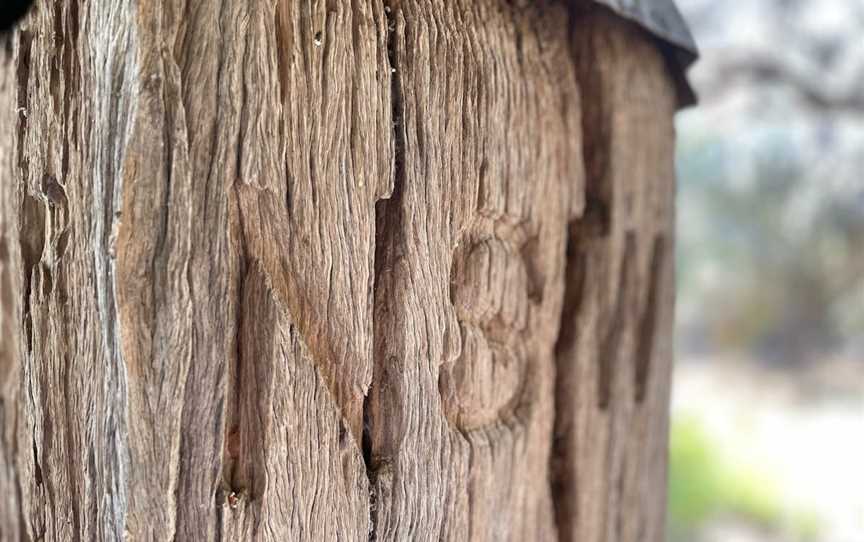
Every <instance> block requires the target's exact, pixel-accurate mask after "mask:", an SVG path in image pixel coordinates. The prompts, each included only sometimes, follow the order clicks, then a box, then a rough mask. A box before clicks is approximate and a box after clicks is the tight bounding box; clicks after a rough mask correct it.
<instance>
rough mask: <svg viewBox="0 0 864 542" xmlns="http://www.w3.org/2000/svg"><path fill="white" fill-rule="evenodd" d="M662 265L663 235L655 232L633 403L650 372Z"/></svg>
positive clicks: (639, 397)
mask: <svg viewBox="0 0 864 542" xmlns="http://www.w3.org/2000/svg"><path fill="white" fill-rule="evenodd" d="M665 265H666V236H665V235H662V234H659V235H656V236H655V237H654V243H653V246H652V247H651V261H650V263H649V268H648V282H647V284H645V286H644V290H647V299H646V301H645V309H644V311H643V312H642V317H641V319H640V322H639V330H638V332H639V337H638V341H639V342H638V343H637V347H636V353H635V356H634V359H635V362H636V370H635V371H634V376H635V378H636V381H635V383H634V399H635V400H636V403H642V402H643V401H644V400H645V393H646V390H647V389H648V378H649V377H650V374H651V366H652V360H653V359H654V340H655V337H656V335H657V323H658V321H659V318H660V315H659V314H658V310H659V303H660V301H659V298H660V295H661V289H662V288H663V268H664V266H665Z"/></svg>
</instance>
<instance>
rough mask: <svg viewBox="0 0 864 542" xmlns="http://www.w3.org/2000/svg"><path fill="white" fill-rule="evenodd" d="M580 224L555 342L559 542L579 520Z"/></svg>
mask: <svg viewBox="0 0 864 542" xmlns="http://www.w3.org/2000/svg"><path fill="white" fill-rule="evenodd" d="M583 223H584V221H583V220H582V219H581V218H580V219H576V220H573V221H572V222H571V223H570V224H569V226H568V231H569V235H568V236H567V253H566V259H565V262H564V300H563V303H562V307H561V320H560V324H559V328H558V329H559V331H558V338H557V340H556V341H555V408H554V410H553V419H552V428H553V429H552V431H553V433H552V446H551V450H550V455H549V488H550V495H551V497H552V503H553V506H554V519H555V530H556V532H557V536H558V540H559V541H561V542H566V541H569V540H571V539H572V537H571V535H570V533H572V532H573V525H574V524H575V523H576V521H577V520H578V517H577V514H578V507H577V502H576V499H575V496H576V491H575V488H576V486H577V484H578V483H579V481H578V472H577V470H576V465H575V464H574V463H573V461H572V457H571V455H572V451H571V446H572V443H571V442H570V438H571V434H572V432H573V431H575V428H574V427H573V420H572V419H571V418H570V416H569V415H568V414H567V413H568V412H569V410H570V409H571V401H572V394H573V388H574V385H573V379H574V378H575V373H576V368H575V367H574V366H573V363H572V355H573V354H572V353H573V352H574V349H575V347H576V343H577V341H578V340H579V329H580V326H579V316H580V314H581V312H582V310H583V309H582V304H583V302H584V299H585V294H586V292H585V288H586V277H587V269H586V266H587V255H586V252H585V250H586V249H585V247H583V246H582V243H581V241H582V235H583V233H584V232H583Z"/></svg>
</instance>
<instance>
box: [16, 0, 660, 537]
mask: <svg viewBox="0 0 864 542" xmlns="http://www.w3.org/2000/svg"><path fill="white" fill-rule="evenodd" d="M7 44H8V45H7ZM0 45H2V47H0V333H2V341H0V541H3V542H5V541H6V540H9V541H18V540H58V541H60V540H62V541H67V540H130V541H131V540H184V541H185V540H190V541H198V540H303V541H313V540H314V541H319V540H324V541H328V540H332V541H337V540H339V541H342V540H357V541H360V540H388V541H390V540H393V541H396V540H453V541H458V540H478V541H483V540H489V541H492V540H495V541H498V540H525V541H529V540H560V541H564V540H568V541H580V542H583V541H587V542H591V541H597V542H607V541H618V540H621V541H630V540H633V541H637V540H638V541H643V540H645V541H655V542H660V541H661V540H662V539H663V515H664V509H663V502H664V500H665V494H664V477H665V439H666V431H667V427H666V426H667V412H666V409H667V405H668V389H669V371H670V362H671V347H670V334H671V322H672V313H671V311H672V300H673V292H672V265H671V255H672V252H673V247H674V239H673V237H672V213H673V206H672V198H673V192H674V176H673V169H672V152H673V139H674V134H673V131H672V116H673V114H674V111H675V108H676V106H677V103H676V93H675V85H674V80H673V77H672V76H671V75H670V73H669V72H668V69H667V66H666V64H665V62H664V59H663V56H662V52H661V51H660V50H659V49H658V47H657V44H656V42H655V41H654V40H653V39H652V38H651V37H650V36H649V35H648V34H647V33H646V32H644V31H643V30H641V29H640V28H639V27H637V26H636V25H634V24H632V23H629V22H627V21H625V20H623V19H620V18H618V17H616V16H614V15H612V13H611V12H610V11H608V10H604V9H600V8H595V9H587V8H585V7H584V6H582V7H579V8H578V9H577V8H575V7H574V6H573V5H572V3H568V2H555V1H551V0H550V1H545V0H544V1H539V2H526V1H507V0H454V1H447V2H444V1H441V0H326V1H324V0H321V1H315V0H303V1H291V0H268V1H264V0H242V1H241V0H223V1H222V2H221V3H219V4H218V5H217V4H212V5H211V3H209V2H194V1H192V0H178V1H167V0H138V1H137V2H131V1H120V2H84V1H82V0H59V1H56V2H50V3H49V2H43V3H39V4H38V6H37V9H35V10H34V11H33V12H32V13H31V14H30V15H29V16H28V18H27V19H26V20H25V22H24V23H23V24H22V26H21V27H20V28H19V29H17V30H16V31H15V32H14V33H13V34H11V35H10V36H9V38H8V42H7V43H6V44H4V43H0Z"/></svg>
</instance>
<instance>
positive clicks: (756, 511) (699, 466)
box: [669, 418, 819, 542]
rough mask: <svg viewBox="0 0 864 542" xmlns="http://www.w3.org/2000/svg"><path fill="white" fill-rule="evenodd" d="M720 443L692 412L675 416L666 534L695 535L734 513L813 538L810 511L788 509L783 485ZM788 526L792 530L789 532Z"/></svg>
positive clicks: (804, 540) (674, 538)
mask: <svg viewBox="0 0 864 542" xmlns="http://www.w3.org/2000/svg"><path fill="white" fill-rule="evenodd" d="M720 449H721V448H720V447H719V446H718V445H717V443H716V442H714V440H713V439H712V437H711V435H709V434H707V433H706V431H705V430H704V429H703V427H702V425H701V424H700V423H699V421H698V420H696V419H694V418H675V419H673V424H672V435H671V440H670V450H669V452H670V458H669V460H670V465H669V533H670V537H669V538H670V540H672V541H678V540H688V541H689V540H697V539H698V533H699V530H700V528H701V527H702V526H704V525H705V524H706V523H708V522H709V521H711V520H712V519H715V518H718V517H726V518H734V519H736V520H738V521H742V522H746V523H749V524H751V525H754V526H758V527H760V528H762V529H765V530H767V531H775V532H780V531H783V532H788V533H789V534H791V535H792V536H793V537H794V539H795V540H800V541H802V542H808V541H812V540H814V539H816V538H817V537H818V534H819V524H818V521H817V520H816V519H815V518H814V516H813V515H812V514H806V513H805V514H799V513H796V514H791V517H792V519H791V520H790V519H789V517H790V513H789V510H787V509H786V507H785V506H784V502H783V499H782V491H781V489H780V488H779V486H778V484H777V483H776V480H774V479H772V478H771V477H770V476H769V475H767V474H766V472H765V470H764V469H760V468H758V467H756V466H750V465H743V464H740V463H736V462H733V461H731V460H730V459H728V458H726V457H723V455H722V454H721V453H720V451H719V450H720ZM789 531H791V532H789Z"/></svg>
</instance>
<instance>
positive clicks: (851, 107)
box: [699, 51, 864, 112]
mask: <svg viewBox="0 0 864 542" xmlns="http://www.w3.org/2000/svg"><path fill="white" fill-rule="evenodd" d="M725 56H726V58H725V59H724V60H718V61H716V65H715V66H714V67H713V69H712V70H711V73H710V74H707V75H705V76H704V77H705V80H704V81H702V82H701V84H700V85H699V87H700V89H701V92H700V97H701V99H703V100H706V101H708V100H718V99H720V98H721V97H722V95H723V94H725V93H727V92H729V91H730V90H732V89H734V88H736V87H737V86H738V85H740V84H741V83H742V82H749V83H751V84H758V85H765V84H781V85H784V86H787V87H789V88H792V89H794V90H795V91H797V92H798V94H799V95H800V96H801V98H802V99H803V100H804V101H805V102H806V104H807V105H808V106H809V107H811V108H813V109H817V110H824V111H854V112H864V91H862V84H846V85H829V84H827V82H826V78H825V75H826V74H825V73H816V72H814V71H813V70H805V69H801V68H798V67H797V66H794V65H793V64H792V63H791V62H790V61H788V60H786V59H784V58H782V57H781V56H780V55H779V54H772V53H769V52H765V51H740V52H736V53H734V54H729V55H725ZM857 72H858V73H857V74H856V76H855V77H854V78H852V81H853V82H858V83H861V82H864V68H862V69H859V70H857ZM840 87H842V88H840Z"/></svg>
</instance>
